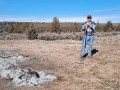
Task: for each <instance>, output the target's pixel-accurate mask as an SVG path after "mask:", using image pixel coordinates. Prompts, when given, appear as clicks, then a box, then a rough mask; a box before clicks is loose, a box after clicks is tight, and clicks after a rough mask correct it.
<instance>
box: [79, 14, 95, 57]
mask: <svg viewBox="0 0 120 90" xmlns="http://www.w3.org/2000/svg"><path fill="white" fill-rule="evenodd" d="M95 27H96V25H95V23H94V22H93V21H92V16H91V15H88V16H87V22H85V23H83V25H82V30H83V31H84V38H83V44H82V49H81V58H83V57H84V53H85V48H86V44H88V45H89V47H88V56H89V57H91V56H92V45H93V41H94V30H95Z"/></svg>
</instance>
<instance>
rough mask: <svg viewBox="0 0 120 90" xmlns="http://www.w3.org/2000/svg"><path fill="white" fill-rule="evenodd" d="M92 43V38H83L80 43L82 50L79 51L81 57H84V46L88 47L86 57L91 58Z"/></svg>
mask: <svg viewBox="0 0 120 90" xmlns="http://www.w3.org/2000/svg"><path fill="white" fill-rule="evenodd" d="M93 41H94V36H84V38H83V43H82V49H81V56H82V57H83V56H84V53H85V48H86V45H89V47H88V56H92V45H93Z"/></svg>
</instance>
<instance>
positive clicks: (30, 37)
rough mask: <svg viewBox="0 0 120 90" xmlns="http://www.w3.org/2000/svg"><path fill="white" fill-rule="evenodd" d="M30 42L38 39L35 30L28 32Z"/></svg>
mask: <svg viewBox="0 0 120 90" xmlns="http://www.w3.org/2000/svg"><path fill="white" fill-rule="evenodd" d="M27 38H28V39H29V40H34V39H38V34H37V32H36V30H35V29H31V30H30V31H28V37H27Z"/></svg>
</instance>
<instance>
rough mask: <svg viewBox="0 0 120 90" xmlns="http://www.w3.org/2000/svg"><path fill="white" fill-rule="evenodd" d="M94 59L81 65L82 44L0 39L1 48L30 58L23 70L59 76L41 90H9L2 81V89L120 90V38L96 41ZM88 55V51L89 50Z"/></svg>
mask: <svg viewBox="0 0 120 90" xmlns="http://www.w3.org/2000/svg"><path fill="white" fill-rule="evenodd" d="M96 40H97V41H95V43H94V46H93V49H94V52H95V53H94V55H93V57H92V58H88V57H86V59H85V60H84V64H79V63H78V62H79V61H80V60H81V59H80V57H79V54H80V49H81V44H82V42H81V41H74V40H56V41H42V40H31V41H30V40H0V49H4V50H10V51H13V52H16V53H19V54H22V55H25V56H28V57H30V58H31V60H29V61H26V62H23V63H21V64H20V65H21V67H28V68H33V69H35V70H38V71H45V72H47V73H51V74H54V75H57V76H58V77H59V80H57V81H54V82H52V83H50V84H46V85H42V86H41V87H30V88H29V87H22V88H17V89H16V88H10V87H9V85H8V84H7V82H6V80H5V79H2V78H0V82H1V83H0V90H120V35H116V36H113V37H111V36H107V37H104V38H102V37H100V38H99V39H96ZM86 52H87V49H86Z"/></svg>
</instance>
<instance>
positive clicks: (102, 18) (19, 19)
mask: <svg viewBox="0 0 120 90" xmlns="http://www.w3.org/2000/svg"><path fill="white" fill-rule="evenodd" d="M52 19H53V18H40V17H13V16H7V15H6V16H5V15H4V16H0V21H15V22H52ZM58 19H59V21H60V22H85V21H86V16H80V17H60V18H58ZM98 20H99V22H100V23H106V22H107V21H109V20H111V21H112V22H114V23H116V22H119V23H120V15H119V14H118V15H109V16H107V15H106V16H93V21H95V22H97V21H98Z"/></svg>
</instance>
